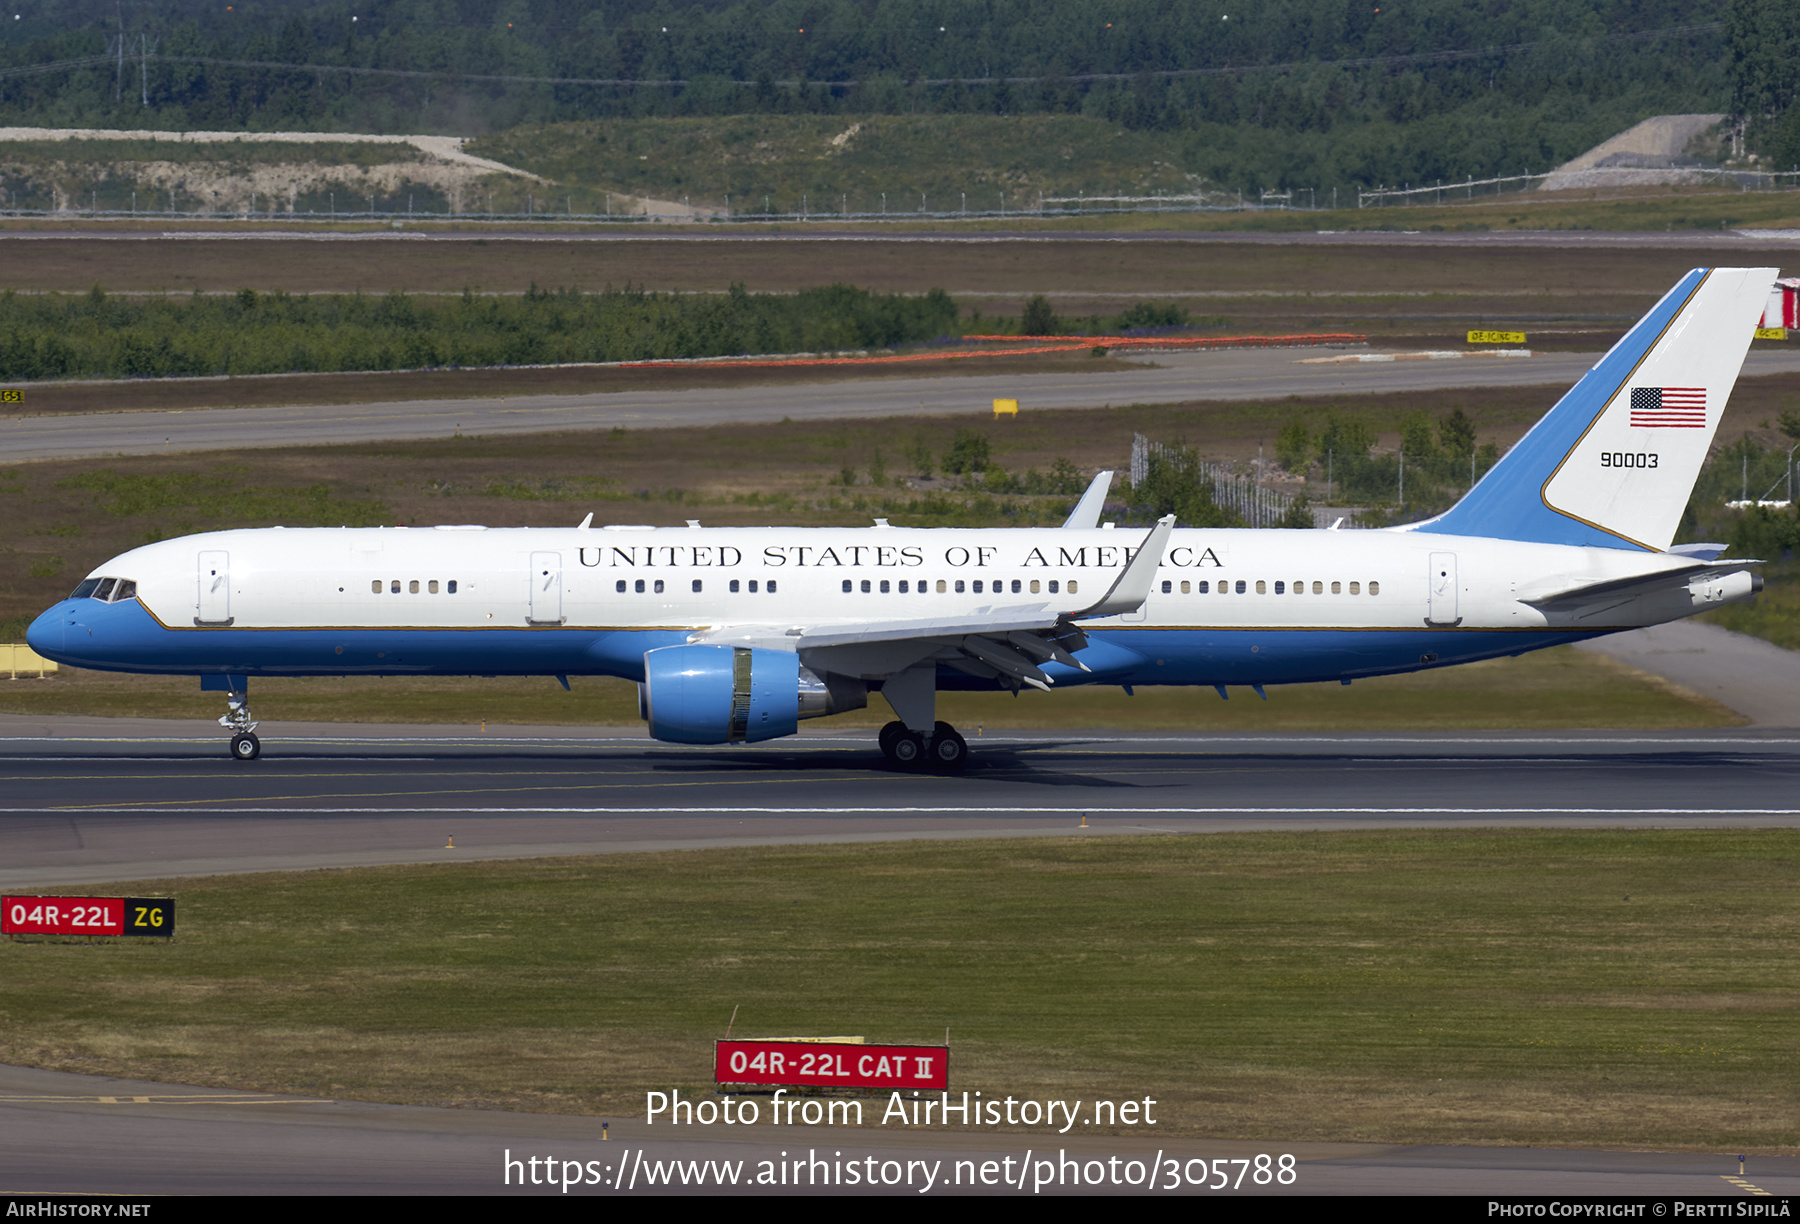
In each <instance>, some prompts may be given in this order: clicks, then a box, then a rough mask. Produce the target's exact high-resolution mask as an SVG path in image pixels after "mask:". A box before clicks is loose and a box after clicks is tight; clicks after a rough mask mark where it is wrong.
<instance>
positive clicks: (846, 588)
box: [731, 578, 850, 595]
mask: <svg viewBox="0 0 1800 1224" xmlns="http://www.w3.org/2000/svg"><path fill="white" fill-rule="evenodd" d="M731 589H732V590H734V591H735V590H737V583H735V582H734V583H732V584H731ZM849 593H850V580H849V579H848V578H846V579H844V594H846V595H848V594H849Z"/></svg>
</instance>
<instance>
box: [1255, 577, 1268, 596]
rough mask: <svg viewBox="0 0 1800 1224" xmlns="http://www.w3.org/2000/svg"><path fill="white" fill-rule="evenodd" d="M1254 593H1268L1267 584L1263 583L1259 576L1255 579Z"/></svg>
mask: <svg viewBox="0 0 1800 1224" xmlns="http://www.w3.org/2000/svg"><path fill="white" fill-rule="evenodd" d="M1256 593H1257V594H1258V595H1267V594H1268V593H1269V588H1268V586H1267V584H1266V583H1264V582H1263V580H1262V579H1261V578H1258V579H1257V580H1256Z"/></svg>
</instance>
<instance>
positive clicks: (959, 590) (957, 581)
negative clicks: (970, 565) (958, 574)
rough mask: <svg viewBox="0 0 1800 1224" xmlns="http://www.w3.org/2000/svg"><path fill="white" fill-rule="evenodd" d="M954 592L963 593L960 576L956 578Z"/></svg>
mask: <svg viewBox="0 0 1800 1224" xmlns="http://www.w3.org/2000/svg"><path fill="white" fill-rule="evenodd" d="M956 593H957V594H958V595H961V594H962V593H963V580H962V579H961V578H958V579H957V580H956Z"/></svg>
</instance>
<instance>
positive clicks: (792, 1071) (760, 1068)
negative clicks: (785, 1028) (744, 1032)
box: [713, 1041, 950, 1091]
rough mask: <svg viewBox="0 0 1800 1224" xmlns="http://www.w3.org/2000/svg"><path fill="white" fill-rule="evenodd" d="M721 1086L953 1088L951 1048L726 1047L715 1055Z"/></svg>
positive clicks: (775, 1044) (744, 1044)
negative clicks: (951, 1082) (951, 1081)
mask: <svg viewBox="0 0 1800 1224" xmlns="http://www.w3.org/2000/svg"><path fill="white" fill-rule="evenodd" d="M713 1070H714V1076H713V1078H714V1079H715V1080H717V1081H718V1082H719V1083H720V1084H770V1085H785V1086H787V1087H791V1088H933V1089H938V1090H940V1091H941V1090H943V1089H947V1088H949V1087H950V1049H949V1047H948V1046H874V1045H860V1044H853V1043H850V1042H823V1041H721V1042H718V1043H716V1048H715V1052H714V1055H713Z"/></svg>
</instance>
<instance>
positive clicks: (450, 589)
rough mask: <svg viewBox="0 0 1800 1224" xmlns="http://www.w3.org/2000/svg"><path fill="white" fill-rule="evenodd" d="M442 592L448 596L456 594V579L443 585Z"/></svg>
mask: <svg viewBox="0 0 1800 1224" xmlns="http://www.w3.org/2000/svg"><path fill="white" fill-rule="evenodd" d="M444 592H445V594H448V595H454V594H456V579H454V578H452V579H451V580H450V581H449V582H448V583H447V584H445V587H444Z"/></svg>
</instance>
